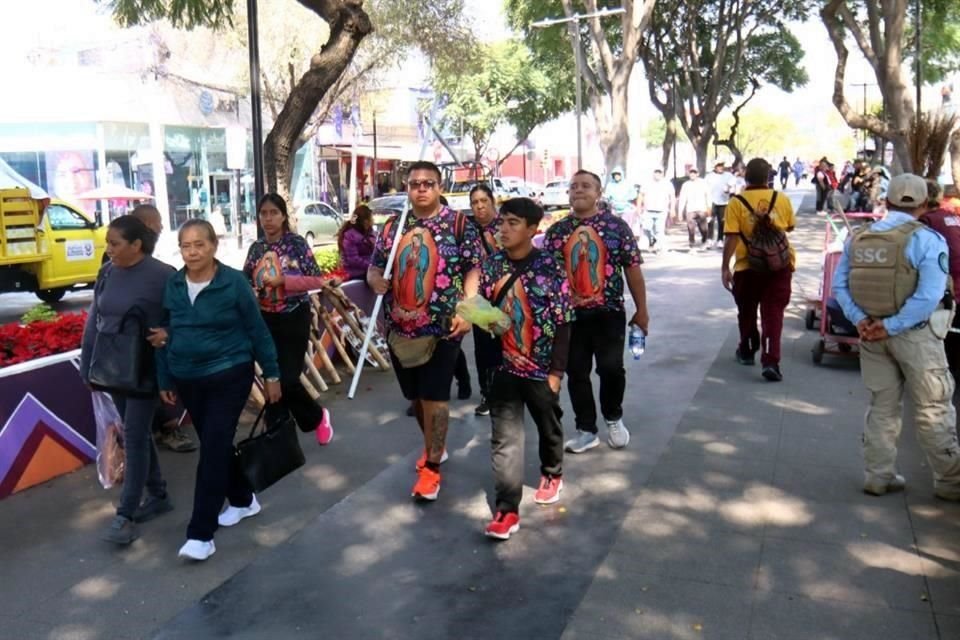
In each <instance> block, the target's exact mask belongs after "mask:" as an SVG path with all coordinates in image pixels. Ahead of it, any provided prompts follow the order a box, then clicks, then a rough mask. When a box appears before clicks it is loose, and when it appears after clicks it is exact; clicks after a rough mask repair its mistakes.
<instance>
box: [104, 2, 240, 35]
mask: <svg viewBox="0 0 960 640" xmlns="http://www.w3.org/2000/svg"><path fill="white" fill-rule="evenodd" d="M100 1H101V2H105V3H106V4H107V5H108V6H109V7H110V9H111V11H113V15H114V16H115V17H116V18H117V21H118V22H119V23H120V24H121V25H122V26H125V27H130V26H133V25H137V24H145V23H147V22H153V21H155V20H164V19H166V20H169V21H170V23H171V24H172V25H173V26H174V27H178V28H180V27H183V28H187V29H193V28H195V27H213V28H219V27H228V26H231V25H232V24H233V13H234V6H233V5H234V0H100Z"/></svg>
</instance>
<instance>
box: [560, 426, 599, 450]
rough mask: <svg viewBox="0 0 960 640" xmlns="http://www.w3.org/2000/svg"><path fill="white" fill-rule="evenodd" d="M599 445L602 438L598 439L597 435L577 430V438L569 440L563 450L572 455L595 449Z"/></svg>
mask: <svg viewBox="0 0 960 640" xmlns="http://www.w3.org/2000/svg"><path fill="white" fill-rule="evenodd" d="M599 444H600V438H598V437H597V434H595V433H590V432H589V431H580V430H579V429H577V435H576V437H574V438H570V439H569V440H567V441H566V443H565V444H564V445H563V448H564V449H565V450H566V451H569V452H570V453H583V452H584V451H589V450H590V449H593V448H594V447H596V446H598V445H599Z"/></svg>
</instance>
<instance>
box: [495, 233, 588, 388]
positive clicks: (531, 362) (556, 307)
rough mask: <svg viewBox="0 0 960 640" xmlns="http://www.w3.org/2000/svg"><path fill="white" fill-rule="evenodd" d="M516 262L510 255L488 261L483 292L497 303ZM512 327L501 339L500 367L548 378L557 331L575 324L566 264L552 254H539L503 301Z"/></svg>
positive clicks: (528, 375)
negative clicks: (501, 360)
mask: <svg viewBox="0 0 960 640" xmlns="http://www.w3.org/2000/svg"><path fill="white" fill-rule="evenodd" d="M516 264H517V263H515V262H513V261H512V260H510V258H509V257H508V256H507V253H506V252H505V251H500V252H498V253H495V254H494V255H492V256H491V257H489V258H487V259H486V260H485V261H484V263H483V273H482V275H481V276H480V293H481V295H483V297H484V298H486V299H487V300H490V301H491V302H493V301H494V300H495V299H496V298H497V296H498V295H499V293H500V289H501V288H502V287H503V286H504V285H505V284H506V283H507V280H508V279H509V278H510V276H511V275H512V274H513V272H514V270H515V267H516ZM500 309H501V310H502V311H503V312H504V313H506V314H507V315H508V316H510V320H511V321H512V324H511V326H510V328H509V329H508V330H507V332H506V333H504V334H503V335H502V336H501V337H500V341H501V344H502V345H503V362H502V364H501V365H500V369H501V370H503V371H506V372H507V373H512V374H513V375H516V376H519V377H521V378H530V379H533V380H546V379H547V376H548V375H549V374H550V363H551V359H552V357H553V341H554V338H555V337H556V335H557V328H558V327H560V326H561V325H564V324H567V323H569V322H573V306H572V304H571V301H570V284H569V282H568V281H567V279H566V277H565V276H564V273H563V263H561V262H558V261H557V259H556V258H555V257H554V256H553V255H552V254H551V253H549V252H547V251H540V252H538V254H537V256H536V257H534V258H533V259H531V260H530V263H529V264H527V265H526V266H525V267H524V269H523V272H522V273H521V274H520V277H518V278H517V279H516V280H514V283H513V286H512V287H511V290H510V291H509V292H507V294H506V295H505V296H504V297H503V300H502V301H501V302H500Z"/></svg>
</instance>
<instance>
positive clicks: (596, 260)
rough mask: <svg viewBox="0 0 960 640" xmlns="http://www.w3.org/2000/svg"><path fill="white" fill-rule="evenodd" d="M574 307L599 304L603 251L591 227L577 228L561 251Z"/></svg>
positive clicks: (604, 281) (602, 281) (602, 246)
mask: <svg viewBox="0 0 960 640" xmlns="http://www.w3.org/2000/svg"><path fill="white" fill-rule="evenodd" d="M563 253H564V263H565V264H566V268H567V278H568V279H569V281H570V285H571V289H572V291H571V294H572V298H573V305H574V306H575V307H583V306H591V305H592V304H603V289H604V287H605V286H606V282H607V277H606V273H605V269H606V264H607V248H606V246H604V244H603V241H602V240H601V239H600V236H599V235H598V234H597V232H596V230H594V229H593V227H590V226H587V225H581V226H580V227H578V228H577V230H576V231H575V232H574V233H573V234H571V235H570V237H569V238H568V239H567V243H566V245H565V246H564V248H563Z"/></svg>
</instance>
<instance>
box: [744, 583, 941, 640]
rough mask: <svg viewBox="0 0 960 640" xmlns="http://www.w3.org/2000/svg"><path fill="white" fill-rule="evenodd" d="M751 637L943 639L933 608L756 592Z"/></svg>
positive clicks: (754, 639)
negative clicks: (907, 608)
mask: <svg viewBox="0 0 960 640" xmlns="http://www.w3.org/2000/svg"><path fill="white" fill-rule="evenodd" d="M941 637H943V638H946V637H948V636H941ZM749 638H750V640H810V639H811V638H816V640H879V639H881V638H883V639H886V638H890V639H891V640H939V637H938V635H937V631H936V628H935V626H934V620H933V615H932V614H931V613H930V612H929V611H901V610H894V609H888V608H885V607H870V606H864V605H859V604H854V603H850V602H837V601H835V600H822V599H816V600H814V599H810V598H804V597H801V596H790V595H786V594H778V593H763V592H757V593H756V594H755V595H754V599H753V617H752V620H751V623H750V636H749Z"/></svg>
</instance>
